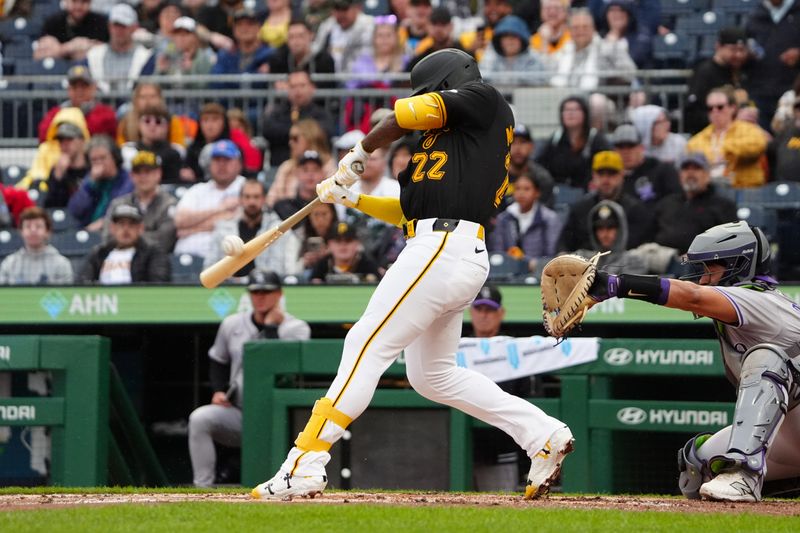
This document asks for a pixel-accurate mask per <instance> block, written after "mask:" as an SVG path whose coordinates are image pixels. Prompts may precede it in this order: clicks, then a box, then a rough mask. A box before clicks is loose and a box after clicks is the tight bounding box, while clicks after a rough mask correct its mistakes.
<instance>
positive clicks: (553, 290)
mask: <svg viewBox="0 0 800 533" xmlns="http://www.w3.org/2000/svg"><path fill="white" fill-rule="evenodd" d="M606 253H607V252H606ZM601 255H604V254H597V255H595V256H594V257H592V258H591V259H589V260H588V261H587V260H586V259H584V258H583V257H581V256H579V255H561V256H559V257H556V258H554V259H551V260H550V261H548V263H547V264H546V265H545V266H544V269H543V270H542V306H543V312H542V315H543V317H544V328H545V329H546V330H547V333H549V334H550V335H552V336H553V337H556V338H562V337H565V336H566V334H567V332H568V331H569V330H571V329H572V328H574V327H575V326H577V325H578V324H580V323H581V321H582V320H583V319H584V317H585V316H586V312H587V311H588V310H589V308H590V307H592V305H594V304H595V303H596V302H595V301H594V300H593V299H592V298H591V297H590V296H589V295H588V291H589V287H591V286H592V283H594V278H595V274H596V273H597V261H598V260H599V259H600V256H601Z"/></svg>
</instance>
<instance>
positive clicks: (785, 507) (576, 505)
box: [0, 491, 800, 516]
mask: <svg viewBox="0 0 800 533" xmlns="http://www.w3.org/2000/svg"><path fill="white" fill-rule="evenodd" d="M199 501H208V502H228V503H241V504H243V505H297V504H306V505H308V504H311V505H325V504H351V503H355V504H383V505H409V506H487V507H490V506H503V507H508V508H527V507H534V508H540V509H548V508H562V509H563V508H566V509H615V510H620V511H672V512H679V513H715V512H716V513H757V514H767V515H776V516H800V500H798V501H795V500H767V501H765V502H761V503H758V504H742V503H739V504H733V503H720V502H705V501H689V500H684V499H680V498H658V497H652V496H561V495H552V496H550V497H549V498H545V499H542V500H537V501H525V500H523V499H522V497H521V496H519V495H498V494H476V493H468V494H462V493H447V492H430V493H424V492H423V493H402V492H372V493H368V492H355V491H331V492H326V493H325V494H324V495H323V496H319V497H317V498H313V499H311V498H295V499H294V500H292V501H290V502H270V501H266V502H265V501H256V500H252V499H250V497H249V496H248V495H247V494H242V495H238V494H230V493H216V492H209V493H139V494H4V495H0V511H11V510H24V509H41V508H60V507H66V506H76V505H109V504H130V503H133V504H153V503H179V502H199Z"/></svg>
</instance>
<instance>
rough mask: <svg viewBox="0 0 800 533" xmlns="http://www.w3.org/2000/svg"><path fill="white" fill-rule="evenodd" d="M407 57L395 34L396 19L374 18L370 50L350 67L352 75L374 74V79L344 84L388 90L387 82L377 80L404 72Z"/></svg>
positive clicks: (353, 86) (388, 84) (392, 16)
mask: <svg viewBox="0 0 800 533" xmlns="http://www.w3.org/2000/svg"><path fill="white" fill-rule="evenodd" d="M408 58H409V56H408V55H406V53H405V52H404V51H403V47H402V45H401V43H400V39H399V36H398V34H397V17H395V16H394V15H384V16H381V17H375V18H374V29H373V32H372V46H371V48H370V49H369V50H368V51H367V52H365V53H363V54H362V55H360V56H358V57H356V58H355V59H354V60H353V63H352V65H351V70H350V72H351V73H353V74H364V75H367V74H374V75H375V79H371V80H370V79H362V80H352V81H348V82H346V83H345V86H346V87H348V88H358V87H372V88H388V87H390V86H391V84H390V83H388V82H380V81H379V80H378V79H377V78H378V77H379V75H380V74H384V73H399V72H403V71H404V70H405V66H406V63H407V62H408Z"/></svg>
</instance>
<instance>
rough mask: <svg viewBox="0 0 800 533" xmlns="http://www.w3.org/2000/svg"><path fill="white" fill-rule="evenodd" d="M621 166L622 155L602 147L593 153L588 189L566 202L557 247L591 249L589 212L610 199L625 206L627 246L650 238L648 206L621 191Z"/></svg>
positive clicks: (563, 249) (650, 223) (622, 184)
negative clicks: (564, 218)
mask: <svg viewBox="0 0 800 533" xmlns="http://www.w3.org/2000/svg"><path fill="white" fill-rule="evenodd" d="M624 169H625V167H624V166H623V163H622V157H620V155H619V154H618V153H617V152H612V151H610V150H606V151H602V152H598V153H597V154H595V155H594V158H593V160H592V183H591V191H592V192H590V193H589V194H587V195H586V196H584V197H583V198H581V199H580V200H578V201H577V202H575V203H574V204H572V205H571V206H570V210H569V216H568V217H567V222H566V224H565V225H564V229H563V230H562V231H561V237H560V238H559V245H558V249H559V250H560V251H572V250H580V249H591V247H592V243H591V235H590V231H589V224H590V222H589V221H590V219H589V213H590V212H591V210H592V208H593V207H594V206H596V205H597V204H598V203H599V202H600V201H601V200H612V201H614V202H616V203H618V204H619V205H621V206H622V208H623V209H624V210H625V220H626V221H627V223H628V231H629V235H628V243H627V246H628V248H635V247H636V246H639V245H640V244H642V243H643V242H649V241H651V240H652V216H651V214H650V210H649V209H648V208H647V207H646V206H645V205H644V204H643V203H642V202H640V201H639V199H638V198H636V197H635V196H631V195H630V194H628V193H626V192H625V190H624V182H625V176H624V174H623V171H624Z"/></svg>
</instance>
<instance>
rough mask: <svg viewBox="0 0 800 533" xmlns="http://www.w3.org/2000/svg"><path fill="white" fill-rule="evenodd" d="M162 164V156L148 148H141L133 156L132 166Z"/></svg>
mask: <svg viewBox="0 0 800 533" xmlns="http://www.w3.org/2000/svg"><path fill="white" fill-rule="evenodd" d="M160 166H161V158H160V157H158V156H157V155H156V154H154V153H153V152H150V151H148V150H139V151H138V152H136V155H135V156H133V160H132V161H131V168H132V169H136V168H157V167H160Z"/></svg>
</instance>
